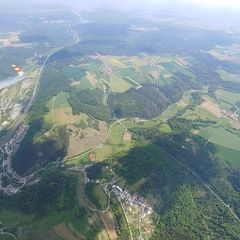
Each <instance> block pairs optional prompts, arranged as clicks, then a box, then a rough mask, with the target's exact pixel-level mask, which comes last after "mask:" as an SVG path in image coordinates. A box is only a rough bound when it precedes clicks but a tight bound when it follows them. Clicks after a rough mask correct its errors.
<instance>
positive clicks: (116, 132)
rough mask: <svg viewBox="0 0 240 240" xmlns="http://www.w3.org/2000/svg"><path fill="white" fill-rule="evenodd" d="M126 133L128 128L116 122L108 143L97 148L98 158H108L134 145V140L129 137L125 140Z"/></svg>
mask: <svg viewBox="0 0 240 240" xmlns="http://www.w3.org/2000/svg"><path fill="white" fill-rule="evenodd" d="M124 134H126V129H124V128H123V127H122V126H121V125H120V124H119V123H116V124H114V125H113V126H112V128H111V130H110V132H109V137H108V139H107V141H106V143H105V144H104V145H103V146H102V147H101V148H99V149H97V150H95V154H96V158H97V160H103V159H107V158H109V157H111V156H113V155H114V154H117V153H119V152H122V151H127V150H129V149H130V148H131V147H133V141H132V140H129V139H127V140H125V139H124Z"/></svg>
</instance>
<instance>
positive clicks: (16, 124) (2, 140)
mask: <svg viewBox="0 0 240 240" xmlns="http://www.w3.org/2000/svg"><path fill="white" fill-rule="evenodd" d="M68 27H69V31H70V33H71V34H72V35H73V38H74V41H73V42H72V43H70V44H68V45H65V46H62V47H59V48H55V49H53V50H52V51H51V52H50V53H49V54H48V55H47V56H46V58H45V60H44V62H43V64H42V66H41V67H40V69H39V71H38V75H37V78H36V82H35V85H34V89H33V94H32V96H31V98H30V101H29V102H28V104H27V106H26V107H25V109H24V112H23V113H22V114H21V115H20V116H19V117H18V119H17V120H16V121H15V122H14V123H13V125H12V126H11V127H10V128H9V129H8V131H7V132H6V133H5V134H4V135H3V136H1V137H0V146H3V145H4V144H6V143H7V142H8V141H9V140H10V139H12V137H13V135H14V133H15V131H16V130H17V128H18V127H19V126H20V125H21V124H22V123H23V122H24V120H25V118H26V116H27V114H28V112H29V110H30V108H31V106H32V104H33V101H34V99H35V96H36V94H37V91H38V87H39V82H40V79H41V76H42V73H43V71H44V69H45V67H46V65H47V62H48V60H49V59H50V58H51V57H52V56H53V55H54V54H56V53H57V52H59V51H61V50H63V49H64V48H67V47H71V46H73V45H75V44H77V43H78V42H79V41H80V39H79V36H78V35H77V34H76V33H75V32H74V31H73V29H72V27H71V26H70V25H68Z"/></svg>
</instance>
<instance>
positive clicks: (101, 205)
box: [86, 182, 108, 210]
mask: <svg viewBox="0 0 240 240" xmlns="http://www.w3.org/2000/svg"><path fill="white" fill-rule="evenodd" d="M86 195H87V197H88V199H89V200H90V201H91V202H92V203H93V204H94V205H95V206H96V207H97V208H98V209H100V210H105V209H106V208H107V206H108V196H107V195H106V194H105V192H104V191H103V189H102V187H101V185H100V184H95V183H91V182H90V183H88V184H87V187H86Z"/></svg>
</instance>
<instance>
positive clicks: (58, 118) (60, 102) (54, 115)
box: [44, 92, 85, 126]
mask: <svg viewBox="0 0 240 240" xmlns="http://www.w3.org/2000/svg"><path fill="white" fill-rule="evenodd" d="M68 98H69V93H68V92H60V93H59V94H58V95H57V96H55V97H53V98H52V99H51V100H50V101H49V102H48V103H47V108H48V109H49V112H48V113H47V114H46V115H45V116H44V124H45V126H49V125H51V126H55V125H59V124H61V125H65V124H73V123H75V122H77V121H80V120H82V119H83V120H84V119H85V115H84V114H80V115H73V113H72V108H71V106H70V105H69V103H68Z"/></svg>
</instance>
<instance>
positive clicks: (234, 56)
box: [209, 45, 240, 63]
mask: <svg viewBox="0 0 240 240" xmlns="http://www.w3.org/2000/svg"><path fill="white" fill-rule="evenodd" d="M209 53H210V54H211V55H212V56H213V57H215V58H216V59H218V60H220V61H229V62H234V63H239V62H240V51H239V45H231V46H228V47H221V46H217V47H215V48H214V49H212V50H211V51H210V52H209Z"/></svg>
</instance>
